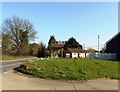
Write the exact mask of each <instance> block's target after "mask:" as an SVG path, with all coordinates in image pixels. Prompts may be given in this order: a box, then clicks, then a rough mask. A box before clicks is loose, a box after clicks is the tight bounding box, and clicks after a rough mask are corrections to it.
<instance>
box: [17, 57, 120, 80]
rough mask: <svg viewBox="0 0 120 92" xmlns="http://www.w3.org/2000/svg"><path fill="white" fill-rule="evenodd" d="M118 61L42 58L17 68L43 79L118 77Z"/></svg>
mask: <svg viewBox="0 0 120 92" xmlns="http://www.w3.org/2000/svg"><path fill="white" fill-rule="evenodd" d="M118 63H119V62H116V61H109V60H98V59H49V60H48V59H44V60H36V61H34V62H27V63H24V64H22V65H21V66H20V67H18V68H17V70H18V71H20V72H23V73H26V74H30V75H33V76H36V77H39V78H44V79H56V80H60V79H65V80H89V79H95V78H111V79H119V77H118Z"/></svg>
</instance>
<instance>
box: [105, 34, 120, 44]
mask: <svg viewBox="0 0 120 92" xmlns="http://www.w3.org/2000/svg"><path fill="white" fill-rule="evenodd" d="M118 35H119V36H120V32H118V33H117V34H116V35H114V36H113V37H112V38H111V39H109V40H108V41H107V42H106V43H105V44H108V43H109V42H110V41H111V40H112V39H114V38H115V37H116V36H118Z"/></svg>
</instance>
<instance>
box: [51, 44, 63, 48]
mask: <svg viewBox="0 0 120 92" xmlns="http://www.w3.org/2000/svg"><path fill="white" fill-rule="evenodd" d="M51 47H52V48H63V47H64V44H53V45H51Z"/></svg>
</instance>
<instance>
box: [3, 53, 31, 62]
mask: <svg viewBox="0 0 120 92" xmlns="http://www.w3.org/2000/svg"><path fill="white" fill-rule="evenodd" d="M29 57H31V56H13V55H9V54H2V61H6V60H13V59H23V58H29Z"/></svg>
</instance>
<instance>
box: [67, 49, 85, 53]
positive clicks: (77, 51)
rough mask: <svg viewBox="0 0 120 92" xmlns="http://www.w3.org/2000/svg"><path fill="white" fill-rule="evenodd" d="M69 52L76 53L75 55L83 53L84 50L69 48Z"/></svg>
mask: <svg viewBox="0 0 120 92" xmlns="http://www.w3.org/2000/svg"><path fill="white" fill-rule="evenodd" d="M68 50H69V51H71V52H74V53H80V52H83V50H82V49H73V48H69V49H68Z"/></svg>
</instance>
